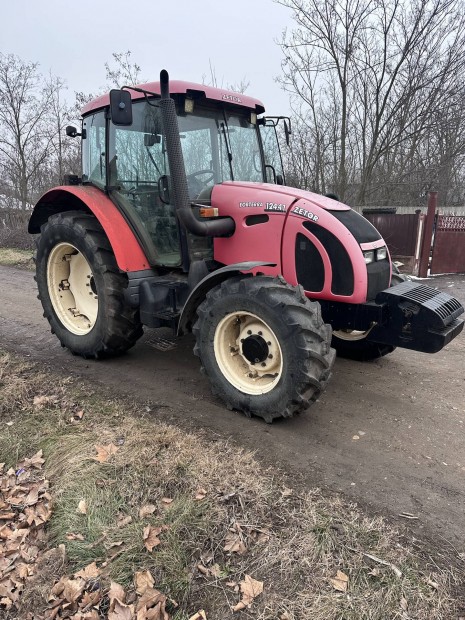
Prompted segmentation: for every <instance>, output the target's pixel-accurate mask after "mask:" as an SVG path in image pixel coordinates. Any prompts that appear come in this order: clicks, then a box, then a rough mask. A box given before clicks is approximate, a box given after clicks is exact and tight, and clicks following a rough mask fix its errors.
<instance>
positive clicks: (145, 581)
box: [134, 570, 154, 594]
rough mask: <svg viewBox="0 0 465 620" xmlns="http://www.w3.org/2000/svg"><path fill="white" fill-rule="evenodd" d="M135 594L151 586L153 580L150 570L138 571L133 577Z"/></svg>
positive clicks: (141, 592) (142, 592)
mask: <svg viewBox="0 0 465 620" xmlns="http://www.w3.org/2000/svg"><path fill="white" fill-rule="evenodd" d="M134 581H135V586H136V594H144V592H145V591H146V590H147V589H148V588H152V587H153V584H154V581H153V577H152V575H151V574H150V571H148V570H146V571H139V572H137V573H136V574H135V577H134Z"/></svg>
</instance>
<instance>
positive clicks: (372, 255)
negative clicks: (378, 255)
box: [363, 250, 375, 265]
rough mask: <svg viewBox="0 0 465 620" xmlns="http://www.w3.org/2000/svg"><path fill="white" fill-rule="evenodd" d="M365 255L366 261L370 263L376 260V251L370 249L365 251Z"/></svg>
mask: <svg viewBox="0 0 465 620" xmlns="http://www.w3.org/2000/svg"><path fill="white" fill-rule="evenodd" d="M363 256H364V258H365V263H366V264H367V265H368V264H369V263H372V262H373V261H374V260H375V251H374V250H368V251H367V252H363Z"/></svg>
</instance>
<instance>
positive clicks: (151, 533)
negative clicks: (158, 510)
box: [143, 525, 168, 552]
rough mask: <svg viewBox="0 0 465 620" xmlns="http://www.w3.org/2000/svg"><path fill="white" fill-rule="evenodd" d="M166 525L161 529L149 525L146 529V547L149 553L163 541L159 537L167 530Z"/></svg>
mask: <svg viewBox="0 0 465 620" xmlns="http://www.w3.org/2000/svg"><path fill="white" fill-rule="evenodd" d="M167 529H168V528H167V526H166V525H162V526H161V527H155V526H153V525H147V526H146V527H144V534H143V536H144V545H145V548H146V549H147V551H150V552H151V551H152V549H153V548H154V547H157V546H158V545H159V544H160V543H161V540H160V539H159V538H158V536H159V535H160V534H161V533H162V532H163V531H164V530H167Z"/></svg>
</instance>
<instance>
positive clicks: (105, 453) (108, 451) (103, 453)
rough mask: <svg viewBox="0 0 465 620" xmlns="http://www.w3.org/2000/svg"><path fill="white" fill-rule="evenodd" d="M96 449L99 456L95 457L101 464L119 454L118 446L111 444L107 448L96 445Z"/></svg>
mask: <svg viewBox="0 0 465 620" xmlns="http://www.w3.org/2000/svg"><path fill="white" fill-rule="evenodd" d="M94 448H95V450H96V452H97V455H96V456H94V460H95V461H98V462H99V463H106V462H107V461H109V460H110V459H111V457H112V456H114V455H115V454H116V453H117V452H118V446H115V444H113V443H109V444H108V445H106V446H101V445H99V444H96V445H95V446H94Z"/></svg>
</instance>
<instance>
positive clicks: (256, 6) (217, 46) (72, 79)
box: [0, 0, 293, 114]
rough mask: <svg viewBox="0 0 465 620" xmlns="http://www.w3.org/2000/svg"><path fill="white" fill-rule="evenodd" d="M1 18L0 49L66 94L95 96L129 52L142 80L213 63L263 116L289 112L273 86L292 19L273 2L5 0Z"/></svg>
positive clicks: (192, 76)
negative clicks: (53, 78) (115, 57)
mask: <svg viewBox="0 0 465 620" xmlns="http://www.w3.org/2000/svg"><path fill="white" fill-rule="evenodd" d="M1 13H2V15H1V17H2V19H1V21H2V29H1V35H0V51H2V52H3V53H13V54H17V55H18V56H21V58H23V59H24V60H31V61H34V62H39V63H40V70H41V72H43V73H47V72H48V71H50V70H51V71H52V73H53V74H54V75H58V76H60V77H62V78H65V79H66V81H67V84H68V87H69V91H70V97H72V96H73V93H74V91H83V92H86V93H89V92H96V91H98V90H99V88H101V87H102V86H104V85H105V68H104V63H105V62H108V61H111V60H112V52H125V51H127V50H130V51H131V59H132V60H133V61H134V62H137V63H138V64H139V65H140V66H141V69H142V72H141V76H142V78H143V79H147V81H154V80H157V79H158V77H159V72H160V69H167V70H168V72H169V74H170V76H171V77H172V78H175V79H181V80H188V81H193V82H201V81H202V76H203V75H206V76H209V75H210V69H209V66H210V65H209V63H210V62H211V63H212V65H213V67H214V68H215V72H216V77H217V80H218V85H219V86H221V85H222V84H221V83H222V82H223V85H224V86H226V84H228V83H236V84H237V83H239V82H240V81H241V80H242V79H243V78H245V79H246V80H247V81H249V82H250V86H249V87H248V89H247V94H248V95H251V96H253V97H256V98H258V99H261V100H262V101H263V103H264V104H265V107H266V111H267V113H269V114H280V113H281V114H283V113H284V114H285V113H288V111H289V104H288V96H287V94H286V93H284V92H283V91H282V89H281V87H280V86H279V84H278V83H277V81H276V76H277V75H278V74H279V73H280V67H281V58H282V52H281V49H280V48H279V46H278V45H277V44H276V42H275V41H276V40H277V39H280V37H281V33H282V31H283V29H284V28H286V27H292V24H293V22H292V19H291V14H290V11H289V9H286V8H284V7H282V6H280V5H277V4H275V3H274V2H273V1H272V0H230V1H228V2H224V1H221V0H217V1H216V2H215V1H213V0H211V1H210V0H190V1H189V0H167V1H159V0H132V1H130V0H113V2H99V0H81V1H80V2H73V3H71V2H68V1H66V0H39V1H37V0H14V1H13V0H9V1H7V2H2V9H1Z"/></svg>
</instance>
